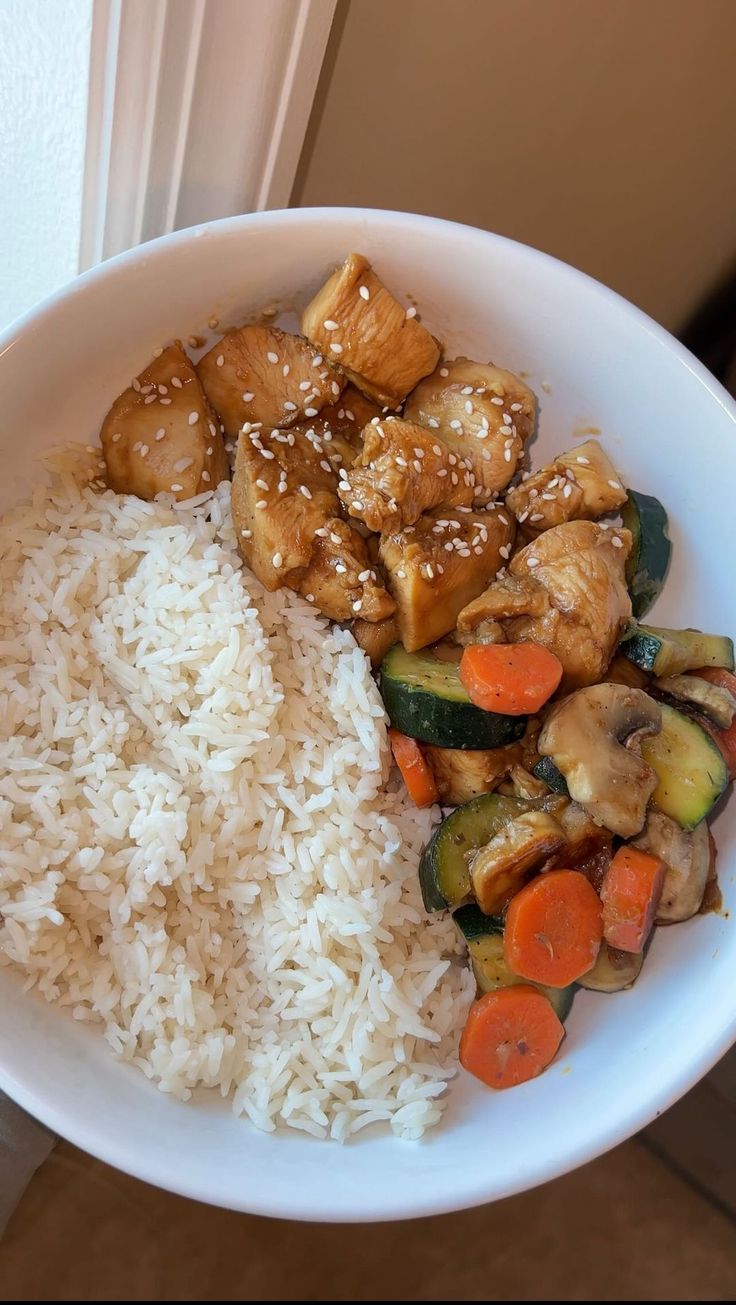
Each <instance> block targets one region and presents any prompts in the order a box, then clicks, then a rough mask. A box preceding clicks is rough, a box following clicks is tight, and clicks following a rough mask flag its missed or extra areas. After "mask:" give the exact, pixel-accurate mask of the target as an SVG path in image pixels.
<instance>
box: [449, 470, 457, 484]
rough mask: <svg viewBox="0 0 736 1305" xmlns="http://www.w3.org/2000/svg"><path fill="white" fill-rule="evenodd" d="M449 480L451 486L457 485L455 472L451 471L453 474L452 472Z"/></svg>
mask: <svg viewBox="0 0 736 1305" xmlns="http://www.w3.org/2000/svg"><path fill="white" fill-rule="evenodd" d="M450 480H451V482H452V484H453V485H457V483H458V479H457V472H456V471H453V472H452V475H451V476H450Z"/></svg>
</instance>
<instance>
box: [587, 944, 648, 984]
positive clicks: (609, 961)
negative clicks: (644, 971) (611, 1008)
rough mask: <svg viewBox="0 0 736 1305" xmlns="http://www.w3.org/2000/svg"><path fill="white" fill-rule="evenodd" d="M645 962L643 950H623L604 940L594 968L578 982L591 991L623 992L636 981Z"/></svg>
mask: <svg viewBox="0 0 736 1305" xmlns="http://www.w3.org/2000/svg"><path fill="white" fill-rule="evenodd" d="M643 964H644V953H643V952H622V951H620V950H619V948H618V947H609V945H608V943H607V942H606V941H605V940H604V941H603V942H602V943H601V949H600V951H599V953H598V957H597V960H596V963H595V965H594V966H593V968H592V970H588V972H587V974H583V975H581V977H580V978H579V979H578V983H579V984H580V986H581V988H589V989H590V990H591V992H622V991H623V989H624V988H630V987H631V985H632V984H633V983H635V982H636V980H637V979H638V977H639V971H640V970H641V967H642V965H643Z"/></svg>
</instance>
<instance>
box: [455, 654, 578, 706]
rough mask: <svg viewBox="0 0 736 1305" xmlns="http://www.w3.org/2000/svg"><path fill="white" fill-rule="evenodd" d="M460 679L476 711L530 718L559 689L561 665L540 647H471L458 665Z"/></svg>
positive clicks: (557, 658) (557, 659)
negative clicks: (480, 709)
mask: <svg viewBox="0 0 736 1305" xmlns="http://www.w3.org/2000/svg"><path fill="white" fill-rule="evenodd" d="M460 679H461V680H462V682H463V684H464V685H465V688H466V689H467V691H468V693H469V694H470V699H471V702H474V703H475V705H476V707H482V708H483V710H484V711H498V712H505V713H506V715H508V716H524V715H528V716H532V715H534V713H535V712H537V711H539V709H540V707H543V706H544V704H545V702H546V701H547V699H548V698H551V697H552V694H553V693H554V692H555V690H556V689H558V688H559V685H560V680H561V679H562V663H561V661H560V659H559V657H555V655H554V653H552V652H549V650H548V649H547V648H542V646H541V645H540V644H534V643H485V644H471V645H470V647H469V648H466V649H465V652H464V653H463V656H462V661H461V662H460Z"/></svg>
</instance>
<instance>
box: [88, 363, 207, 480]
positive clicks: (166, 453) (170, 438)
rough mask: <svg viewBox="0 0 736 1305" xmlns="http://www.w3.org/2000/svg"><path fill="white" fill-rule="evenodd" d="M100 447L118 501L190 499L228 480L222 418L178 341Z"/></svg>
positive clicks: (133, 392) (121, 407) (107, 428)
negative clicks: (128, 496) (160, 496)
mask: <svg viewBox="0 0 736 1305" xmlns="http://www.w3.org/2000/svg"><path fill="white" fill-rule="evenodd" d="M100 440H101V443H102V452H103V454H104V458H105V464H106V466H107V480H108V484H109V485H110V487H111V489H114V490H115V492H116V493H117V494H135V495H136V496H137V497H138V498H144V499H152V498H155V496H156V494H161V493H166V494H173V496H174V498H176V499H187V498H191V497H192V496H193V495H194V494H200V493H202V492H204V491H205V490H208V489H214V488H215V486H216V485H218V484H219V483H220V481H221V480H227V479H228V477H229V467H228V461H227V455H226V453H225V447H224V444H223V440H222V434H221V432H220V429H219V424H218V422H217V417H216V414H215V413H214V412H213V411H212V409H211V408H210V405H209V403H208V402H207V398H206V396H205V394H204V391H203V390H202V386H201V385H200V383H199V380H198V377H197V373H196V372H195V370H194V367H193V366H192V364H191V362H190V360H189V358H188V357H187V355H186V354H185V352H184V350H183V349H182V347H181V344H180V343H179V342H178V341H177V343H176V344H170V345H169V346H168V348H166V349H164V350H163V351H162V353H161V354H160V355H159V357H158V358H155V359H154V361H153V362H152V363H151V364H150V365H149V366H148V367H146V368H144V370H143V371H142V372H141V373H140V375H139V376H137V377H136V378H135V380H134V381H133V382H132V384H131V385H130V386H129V387H128V389H127V390H123V393H122V394H120V395H118V397H117V399H116V400H115V402H114V403H113V405H112V407H111V409H110V411H109V412H108V414H107V416H106V417H105V420H104V422H103V423H102V429H101V431H100Z"/></svg>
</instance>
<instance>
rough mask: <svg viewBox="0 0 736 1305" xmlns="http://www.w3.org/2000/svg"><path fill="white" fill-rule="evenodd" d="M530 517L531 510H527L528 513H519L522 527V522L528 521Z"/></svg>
mask: <svg viewBox="0 0 736 1305" xmlns="http://www.w3.org/2000/svg"><path fill="white" fill-rule="evenodd" d="M528 516H529V509H528V508H527V510H526V512H520V513H519V516H518V518H517V520H518V522H519V525H521V524H522V522H524V521H526V519H527V517H528Z"/></svg>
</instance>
